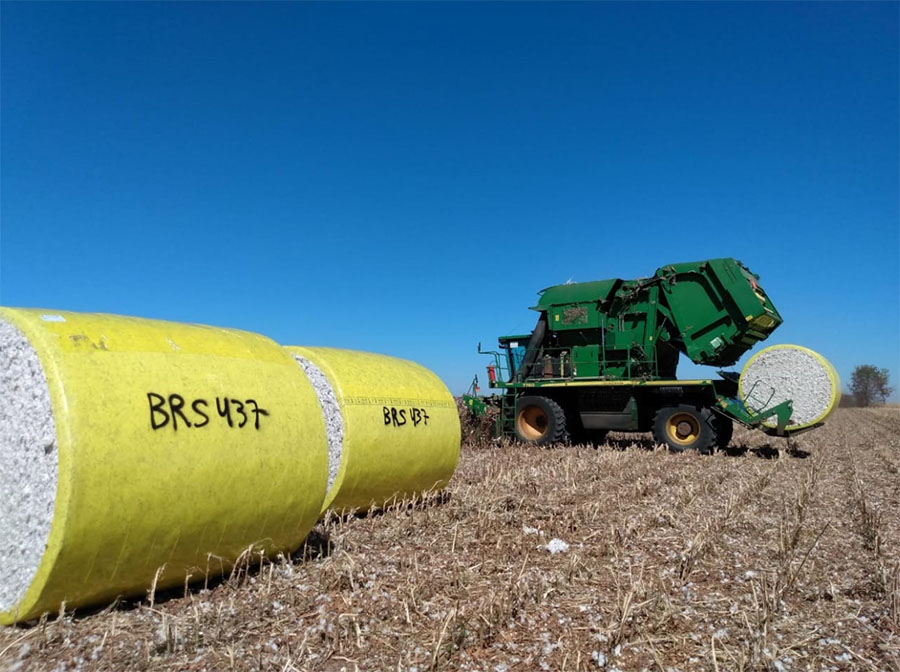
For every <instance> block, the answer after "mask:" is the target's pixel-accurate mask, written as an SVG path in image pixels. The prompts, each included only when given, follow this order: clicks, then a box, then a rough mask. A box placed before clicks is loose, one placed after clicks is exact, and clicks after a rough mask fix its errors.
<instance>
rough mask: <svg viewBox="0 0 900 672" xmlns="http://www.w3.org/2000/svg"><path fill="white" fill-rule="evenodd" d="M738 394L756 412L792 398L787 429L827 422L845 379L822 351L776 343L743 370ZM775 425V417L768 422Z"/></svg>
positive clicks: (838, 399)
mask: <svg viewBox="0 0 900 672" xmlns="http://www.w3.org/2000/svg"><path fill="white" fill-rule="evenodd" d="M738 394H739V395H740V398H741V400H742V401H743V402H744V405H745V406H747V407H748V408H749V409H751V410H752V411H754V412H758V411H761V410H763V408H771V407H772V406H775V405H776V404H780V403H781V402H783V401H786V400H788V399H790V400H791V402H792V404H793V413H792V414H791V419H790V421H789V422H788V425H787V429H789V430H790V429H794V430H796V429H803V428H805V427H810V426H812V425H815V424H818V423H820V422H823V421H824V420H825V419H826V418H827V417H828V415H829V414H830V413H831V412H832V411H833V410H834V408H835V407H836V406H837V405H838V402H839V401H840V398H841V381H840V379H839V378H838V375H837V372H836V371H835V370H834V367H833V366H832V365H831V364H830V363H829V362H828V360H827V359H825V358H824V357H823V356H822V355H820V354H819V353H817V352H814V351H813V350H810V349H809V348H804V347H802V346H799V345H773V346H771V347H768V348H766V349H764V350H761V351H760V352H758V353H757V354H756V355H754V356H753V357H752V358H751V359H750V361H748V362H747V365H746V366H745V367H744V370H743V371H742V372H741V377H740V382H739V385H738ZM764 424H765V425H766V426H769V427H774V426H775V424H776V422H775V417H774V416H773V417H771V418H769V419H768V420H766V422H765V423H764Z"/></svg>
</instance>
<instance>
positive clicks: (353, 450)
mask: <svg viewBox="0 0 900 672" xmlns="http://www.w3.org/2000/svg"><path fill="white" fill-rule="evenodd" d="M287 350H288V351H289V352H291V354H292V355H293V356H294V357H295V358H296V359H297V362H298V364H299V366H300V367H301V368H302V369H303V371H304V372H305V373H306V374H307V375H308V377H309V380H310V382H311V383H312V385H313V387H314V388H315V389H316V391H317V393H318V395H319V401H320V404H321V408H322V413H323V416H324V418H325V420H326V427H327V431H328V445H329V462H330V466H329V490H328V494H327V495H326V497H325V502H324V504H323V511H324V510H326V509H333V510H345V509H365V508H368V507H371V506H373V505H381V504H384V503H386V502H389V501H391V500H396V499H402V498H404V497H409V496H413V495H418V494H421V493H423V492H426V491H430V490H436V489H440V488H442V487H444V486H445V485H446V484H447V482H448V481H449V480H450V477H451V476H452V475H453V472H454V470H455V469H456V464H457V462H458V461H459V446H460V426H459V414H458V412H457V409H456V402H455V401H454V399H453V396H452V395H451V394H450V392H449V390H448V389H447V386H446V385H444V383H443V382H442V381H441V379H440V378H438V377H437V376H436V375H435V374H434V373H432V372H431V371H429V370H428V369H426V368H425V367H423V366H421V365H419V364H416V363H414V362H410V361H407V360H403V359H397V358H394V357H388V356H385V355H378V354H373V353H368V352H358V351H353V350H340V349H336V348H318V347H317V348H309V347H288V348H287Z"/></svg>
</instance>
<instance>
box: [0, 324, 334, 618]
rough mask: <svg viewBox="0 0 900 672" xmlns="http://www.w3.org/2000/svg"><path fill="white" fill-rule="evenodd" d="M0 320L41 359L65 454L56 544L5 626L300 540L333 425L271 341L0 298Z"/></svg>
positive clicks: (319, 485) (173, 581)
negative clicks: (1, 302) (8, 304)
mask: <svg viewBox="0 0 900 672" xmlns="http://www.w3.org/2000/svg"><path fill="white" fill-rule="evenodd" d="M0 321H4V322H6V323H8V324H11V325H13V326H14V327H15V328H16V329H17V330H18V331H19V332H20V333H21V334H22V335H24V337H25V338H26V339H27V341H28V343H29V344H30V345H31V347H32V348H33V349H34V351H35V352H36V353H37V355H38V357H39V360H40V364H41V366H42V367H43V371H44V374H45V377H46V383H47V385H48V387H49V397H50V402H51V408H52V413H53V420H54V421H55V429H56V445H55V449H56V450H58V471H57V473H58V476H57V484H56V493H55V504H54V509H53V516H52V523H51V525H50V530H49V536H48V537H47V539H46V547H45V548H44V549H43V552H42V554H41V556H40V562H39V564H38V565H37V566H36V567H35V568H34V572H33V576H32V577H31V579H30V581H28V582H27V586H28V587H27V589H26V590H25V591H24V593H23V594H21V596H20V597H19V599H15V600H14V601H13V603H10V604H0V622H2V623H5V624H9V623H11V622H14V621H17V620H18V621H22V620H28V619H31V618H34V617H37V616H39V615H40V614H41V613H44V612H47V611H56V610H58V608H59V606H60V604H61V603H62V602H66V604H67V605H68V606H69V607H70V608H71V607H74V606H81V605H87V604H92V603H99V602H103V601H109V600H111V599H114V598H115V597H117V596H119V595H127V594H136V593H141V592H143V591H145V590H146V589H147V588H148V587H149V586H150V585H151V583H152V582H153V581H154V580H155V581H156V585H157V587H158V588H165V587H167V586H173V585H180V584H182V583H183V582H184V581H185V577H186V575H187V574H191V575H192V576H193V577H194V578H195V579H196V578H197V577H202V576H204V575H205V574H206V572H207V571H210V572H212V573H217V572H220V571H226V570H227V569H228V568H230V567H231V566H232V564H233V562H234V561H235V560H236V559H237V558H238V557H239V556H240V554H241V553H242V552H243V551H244V550H245V549H246V548H247V547H249V546H250V545H254V544H255V545H257V547H258V548H259V549H261V550H263V551H264V552H266V553H270V554H271V553H275V552H279V551H284V550H292V549H294V548H296V547H297V546H298V545H299V544H300V543H301V542H302V540H303V538H304V537H305V536H306V534H307V533H308V532H309V530H310V529H311V527H312V525H313V524H314V523H315V521H316V519H317V518H318V516H319V513H320V511H321V508H322V501H323V499H324V495H325V487H326V481H327V450H326V448H325V445H326V435H325V427H324V423H323V420H322V416H321V412H320V410H319V408H318V403H317V397H316V395H315V391H314V390H313V388H312V386H311V385H310V384H309V382H308V380H307V379H306V377H305V376H304V375H303V373H302V371H300V370H299V369H298V367H297V364H296V362H295V361H294V360H293V358H292V357H290V356H288V355H287V353H286V352H285V351H284V350H283V349H282V348H281V346H279V345H278V344H277V343H275V342H274V341H271V340H270V339H268V338H265V337H263V336H260V335H257V334H252V333H249V332H243V331H236V330H229V329H218V328H213V327H202V326H191V325H183V324H176V323H169V322H160V321H154V320H143V319H136V318H126V317H118V316H112V315H92V314H79V313H71V312H59V311H46V310H43V311H39V310H30V309H11V308H0ZM2 393H3V392H2V391H0V394H2ZM153 395H156V396H153ZM171 395H176V396H171ZM179 399H183V400H184V405H183V407H182V408H181V415H179V414H177V413H173V409H172V405H171V402H174V403H175V405H176V406H178V405H179ZM225 400H227V402H226V401H225ZM154 404H157V408H156V410H155V411H154V410H153V406H154ZM226 409H227V412H225V411H226ZM204 416H205V418H204ZM189 424H190V426H189ZM32 448H34V449H37V447H34V446H33V447H32ZM4 545H5V544H4ZM5 552H7V549H5V548H0V563H2V555H3V554H4V553H5ZM160 568H162V569H160ZM158 570H159V571H158ZM0 571H2V570H0Z"/></svg>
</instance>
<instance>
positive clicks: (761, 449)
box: [577, 438, 810, 460]
mask: <svg viewBox="0 0 900 672" xmlns="http://www.w3.org/2000/svg"><path fill="white" fill-rule="evenodd" d="M577 445H578V446H585V447H587V448H593V449H594V450H598V449H601V448H606V449H611V450H615V451H625V450H628V449H629V448H638V449H642V450H646V451H648V452H653V451H657V450H658V451H661V452H665V448H664V447H660V445H659V444H657V443H656V442H655V441H653V440H652V439H644V438H629V439H606V440H605V441H602V442H591V441H587V442H583V443H579V444H577ZM688 452H690V451H688ZM717 452H721V453H723V454H725V455H726V456H728V457H743V456H745V455H748V454H750V455H755V456H756V457H759V458H762V459H766V460H771V459H777V458H779V457H795V458H798V459H805V458H807V457H809V456H810V453H809V452H808V451H805V450H802V449H800V448H797V447H796V446H794V447H789V446H784V445H782V446H781V447H779V446H778V445H773V444H771V443H764V444H762V445H759V446H748V445H746V444H744V443H732V444H730V445H728V446H727V447H726V448H722V449H719V450H718V451H717Z"/></svg>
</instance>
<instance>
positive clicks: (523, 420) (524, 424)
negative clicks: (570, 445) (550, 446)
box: [516, 406, 550, 441]
mask: <svg viewBox="0 0 900 672" xmlns="http://www.w3.org/2000/svg"><path fill="white" fill-rule="evenodd" d="M549 424H550V423H549V422H548V421H547V414H546V413H544V411H543V410H542V409H541V408H539V407H538V406H526V407H525V408H522V409H520V410H519V414H518V416H516V427H517V428H518V430H519V436H521V437H522V438H524V439H528V440H529V441H536V440H537V439H540V438H541V437H542V436H544V435H545V434H546V433H547V428H548V426H549Z"/></svg>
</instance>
